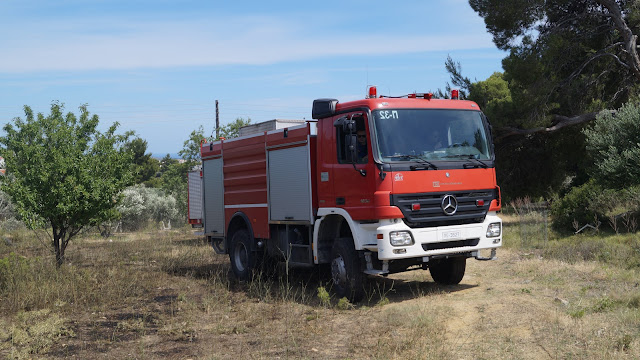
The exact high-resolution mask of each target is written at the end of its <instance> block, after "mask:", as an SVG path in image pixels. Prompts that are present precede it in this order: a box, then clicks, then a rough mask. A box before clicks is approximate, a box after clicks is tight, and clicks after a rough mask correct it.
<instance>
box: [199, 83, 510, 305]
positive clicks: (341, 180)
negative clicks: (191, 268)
mask: <svg viewBox="0 0 640 360" xmlns="http://www.w3.org/2000/svg"><path fill="white" fill-rule="evenodd" d="M453 95H454V96H455V95H457V94H455V93H454V94H453ZM455 97H457V96H455ZM312 118H313V119H315V120H314V121H308V122H306V123H304V124H303V125H300V126H294V127H289V128H284V129H276V130H271V131H265V132H261V133H259V134H253V135H248V136H244V137H240V138H236V139H230V140H222V141H218V142H212V143H204V144H202V149H201V151H202V159H203V194H204V195H203V197H204V202H203V203H204V231H205V235H206V236H207V238H208V239H209V240H210V241H211V242H212V244H213V247H214V249H215V250H216V251H217V252H218V253H226V254H229V257H230V261H231V267H232V270H233V272H234V274H235V275H236V276H237V277H238V278H240V279H250V278H251V276H252V274H253V273H254V271H255V270H256V269H258V268H259V267H260V266H261V264H263V263H270V262H267V261H265V260H266V259H277V260H281V261H286V263H287V265H288V266H292V267H295V266H307V267H308V266H315V265H320V264H330V267H331V275H332V279H333V288H334V291H335V292H336V293H337V295H338V296H339V297H342V296H346V297H348V298H349V300H351V301H358V300H359V299H361V298H362V297H363V295H364V293H365V290H364V284H365V282H366V279H367V276H368V275H383V276H384V275H387V274H391V273H397V272H402V271H407V270H413V269H425V270H426V269H428V270H429V271H430V273H431V275H432V277H433V279H434V281H436V282H438V283H441V284H457V283H459V282H460V281H461V280H462V278H463V276H464V272H465V267H466V259H467V258H475V259H478V260H490V259H494V258H495V254H496V249H497V248H498V247H500V246H501V245H502V221H501V220H500V218H499V217H498V216H497V212H498V211H499V210H500V206H501V204H500V188H499V187H498V186H497V184H496V175H495V157H494V151H493V145H492V142H491V127H490V125H489V123H488V121H487V119H486V117H485V116H484V115H483V114H482V112H481V111H480V109H479V107H478V105H477V104H476V103H474V102H471V101H465V100H457V99H455V98H454V99H433V98H432V95H431V94H410V95H406V96H403V97H398V98H391V97H379V96H377V94H376V93H375V88H373V89H372V90H370V93H369V96H367V98H366V99H363V100H357V101H351V102H345V103H340V102H339V101H338V100H336V99H318V100H315V101H314V103H313V109H312ZM482 250H487V254H488V256H486V257H485V256H483V254H481V251H482ZM489 253H490V254H489Z"/></svg>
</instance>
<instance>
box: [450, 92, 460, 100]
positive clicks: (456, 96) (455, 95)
mask: <svg viewBox="0 0 640 360" xmlns="http://www.w3.org/2000/svg"><path fill="white" fill-rule="evenodd" d="M459 97H460V92H459V91H458V89H453V90H451V100H458V99H459Z"/></svg>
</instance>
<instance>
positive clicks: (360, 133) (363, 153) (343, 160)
mask: <svg viewBox="0 0 640 360" xmlns="http://www.w3.org/2000/svg"><path fill="white" fill-rule="evenodd" d="M353 120H355V122H356V133H355V135H356V138H357V140H356V164H366V163H367V162H368V161H369V150H368V149H369V147H368V145H367V144H368V136H367V131H366V127H365V122H364V117H362V116H360V117H355V118H353ZM347 136H349V134H348V133H347V132H345V131H344V130H343V129H342V128H340V127H338V128H336V144H337V147H338V148H337V154H338V163H339V164H351V161H349V160H348V156H347V150H346V148H345V143H346V137H347Z"/></svg>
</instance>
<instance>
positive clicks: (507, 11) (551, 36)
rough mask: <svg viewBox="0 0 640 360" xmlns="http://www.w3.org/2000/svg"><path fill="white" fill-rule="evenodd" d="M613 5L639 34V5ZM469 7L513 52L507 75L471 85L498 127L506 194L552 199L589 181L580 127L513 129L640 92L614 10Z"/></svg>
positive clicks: (585, 2)
mask: <svg viewBox="0 0 640 360" xmlns="http://www.w3.org/2000/svg"><path fill="white" fill-rule="evenodd" d="M613 3H615V4H616V6H620V7H621V9H622V16H623V19H621V20H622V22H626V24H627V25H628V26H629V27H630V28H631V30H632V32H633V33H634V34H637V33H638V32H639V31H640V21H639V20H640V12H639V7H638V6H637V4H635V3H634V2H628V1H614V2H613ZM469 4H470V5H471V7H472V8H473V9H474V10H475V11H476V12H477V13H478V14H479V15H480V16H481V17H483V18H484V21H485V24H486V27H487V30H488V31H489V32H490V33H491V34H492V35H493V40H494V42H495V43H496V45H497V46H498V47H499V48H500V49H502V50H505V51H508V52H509V54H508V55H507V57H506V58H505V59H503V61H502V65H503V70H504V73H503V74H502V76H501V77H498V76H497V75H496V74H494V75H492V76H491V77H490V78H489V79H487V80H484V81H480V82H476V83H473V84H471V86H470V94H469V98H470V99H473V100H475V101H477V102H478V103H479V104H480V106H481V108H482V109H483V110H484V111H485V113H486V114H487V115H488V117H489V118H490V120H491V122H492V124H493V125H494V137H495V138H494V141H495V145H496V157H497V163H496V164H497V165H496V171H497V178H498V181H499V183H500V184H501V186H502V188H503V190H504V191H503V194H504V195H505V197H506V198H516V197H523V196H527V195H528V196H533V197H538V196H545V197H550V196H551V195H553V194H557V193H562V192H564V191H566V189H567V187H571V186H576V185H581V184H583V183H585V182H586V181H587V180H588V178H589V174H588V173H587V169H588V168H589V165H590V164H589V162H588V157H586V156H585V142H584V141H585V140H584V134H583V133H582V132H581V130H582V129H581V126H570V127H565V128H562V129H561V130H559V131H555V132H544V131H540V132H538V133H536V134H532V135H526V136H522V135H520V136H518V135H510V134H512V132H511V130H512V129H540V130H542V129H545V128H550V127H553V126H554V125H556V124H557V122H558V121H560V120H561V119H562V118H561V117H563V116H564V117H573V116H578V115H583V114H586V113H592V112H597V111H600V110H603V109H608V108H616V107H620V106H621V105H622V104H623V103H625V102H626V101H628V99H629V98H631V97H632V96H633V95H634V94H636V93H638V90H639V86H638V81H637V77H636V76H635V75H634V73H633V72H632V71H631V70H630V68H632V66H630V63H629V61H630V60H629V59H630V58H631V57H629V56H627V54H626V53H625V50H624V46H622V45H620V44H621V41H622V40H623V39H622V37H621V34H620V32H619V31H618V29H617V28H616V25H615V22H614V20H613V17H612V13H610V12H609V10H608V9H607V7H605V6H603V5H602V4H601V2H599V1H596V0H581V1H566V0H558V1H542V0H534V1H524V0H516V1H509V2H505V1H500V0H470V1H469ZM625 62H626V63H625ZM452 76H453V73H452ZM629 176H632V175H631V174H630V175H629ZM636 178H637V176H636Z"/></svg>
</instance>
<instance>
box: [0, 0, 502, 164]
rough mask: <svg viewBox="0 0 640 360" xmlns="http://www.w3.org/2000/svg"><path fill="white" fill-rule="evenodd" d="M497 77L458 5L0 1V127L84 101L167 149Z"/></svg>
mask: <svg viewBox="0 0 640 360" xmlns="http://www.w3.org/2000/svg"><path fill="white" fill-rule="evenodd" d="M448 55H450V56H451V57H452V58H453V59H454V60H455V61H457V62H460V64H461V66H462V71H463V74H464V75H465V76H467V77H469V78H470V79H471V80H484V79H486V78H488V77H489V76H490V75H491V74H492V73H494V72H496V71H501V70H502V67H501V60H502V58H503V57H504V56H505V55H506V54H505V53H504V52H502V51H500V50H498V49H497V48H496V47H495V45H494V44H493V42H492V41H491V36H490V34H488V33H487V31H486V28H485V26H484V22H483V20H482V18H480V17H479V16H478V15H477V14H476V13H475V12H474V11H473V10H472V9H471V7H470V6H469V4H468V2H467V1H466V0H430V1H414V0H406V1H402V2H393V1H376V0H370V1H360V0H341V1H333V0H326V1H322V2H313V1H276V0H273V1H253V0H244V1H219V0H212V1H196V0H183V1H176V0H174V1H169V0H149V1H136V0H127V1H120V0H91V1H86V0H57V1H49V0H42V1H33V0H0V126H4V125H5V124H7V123H9V122H11V121H12V119H14V118H15V117H23V116H24V111H23V107H24V106H25V105H28V106H30V107H31V108H32V109H33V110H34V111H35V112H42V113H44V114H48V112H49V109H50V105H51V103H52V102H53V101H58V102H61V103H63V104H64V105H65V110H66V111H72V112H75V113H78V107H79V106H80V105H83V104H87V105H88V109H89V111H90V112H91V113H92V114H97V115H98V116H99V117H100V124H101V128H102V129H106V128H107V127H109V126H110V125H111V124H113V123H114V122H116V121H117V122H118V123H119V124H120V128H119V129H120V130H121V131H128V130H133V131H135V133H136V135H137V136H139V137H141V138H143V139H145V140H146V141H147V142H148V152H152V153H153V154H154V156H163V155H164V154H167V153H171V154H175V153H177V152H178V151H179V150H180V149H182V147H183V143H184V141H185V140H187V139H188V138H189V134H190V133H191V132H192V131H193V130H196V129H198V127H199V126H202V127H203V128H204V130H205V134H206V135H210V134H212V133H213V132H214V127H215V101H216V100H218V101H219V111H220V122H221V124H222V125H224V124H226V123H229V122H232V121H234V120H235V119H236V118H238V117H242V118H244V119H247V118H250V119H251V122H252V123H257V122H262V121H267V120H271V119H310V118H311V106H312V103H313V100H314V99H318V98H335V99H338V100H339V101H341V102H344V101H350V100H355V99H361V98H364V96H365V95H366V91H367V86H368V85H375V86H377V88H378V94H384V95H392V96H398V95H405V94H408V93H412V92H429V91H431V92H434V91H436V90H437V89H439V88H440V89H444V86H445V84H446V82H447V81H449V75H448V74H447V72H446V71H445V66H444V64H445V61H446V59H447V56H448Z"/></svg>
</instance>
